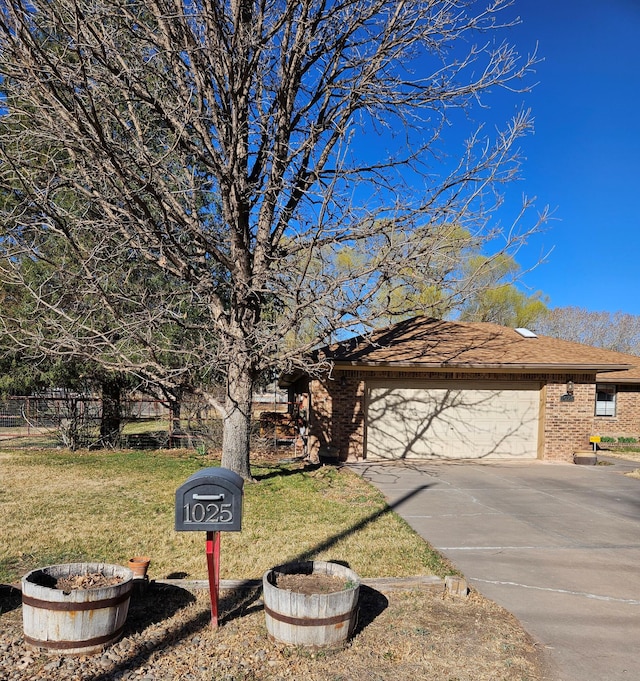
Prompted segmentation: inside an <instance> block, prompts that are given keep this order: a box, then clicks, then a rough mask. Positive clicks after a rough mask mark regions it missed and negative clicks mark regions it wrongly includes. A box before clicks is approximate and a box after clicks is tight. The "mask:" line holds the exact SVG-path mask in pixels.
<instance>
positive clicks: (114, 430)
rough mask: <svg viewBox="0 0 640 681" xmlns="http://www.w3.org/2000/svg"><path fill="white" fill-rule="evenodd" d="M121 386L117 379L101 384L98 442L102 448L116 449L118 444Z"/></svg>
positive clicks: (106, 380) (107, 380)
mask: <svg viewBox="0 0 640 681" xmlns="http://www.w3.org/2000/svg"><path fill="white" fill-rule="evenodd" d="M121 392H122V386H121V384H120V381H119V380H118V379H117V378H115V379H114V378H107V379H105V380H104V381H103V382H102V417H101V419H100V441H101V443H102V446H103V447H116V446H117V445H118V444H119V442H120V416H121V414H120V397H121Z"/></svg>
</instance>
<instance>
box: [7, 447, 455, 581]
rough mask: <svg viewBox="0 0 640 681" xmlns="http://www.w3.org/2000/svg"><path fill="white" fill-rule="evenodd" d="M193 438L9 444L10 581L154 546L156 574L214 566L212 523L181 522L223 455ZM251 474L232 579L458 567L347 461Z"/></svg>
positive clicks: (231, 554)
mask: <svg viewBox="0 0 640 681" xmlns="http://www.w3.org/2000/svg"><path fill="white" fill-rule="evenodd" d="M216 465H218V461H217V460H216V459H214V458H207V457H203V456H202V455H198V454H197V453H196V452H195V451H193V450H163V451H153V452H149V451H127V452H121V451H96V452H87V451H82V452H69V451H66V450H20V451H18V450H16V451H10V450H9V451H7V450H5V451H2V452H0V525H1V526H2V536H3V541H2V544H1V546H0V581H2V582H12V581H15V580H17V579H19V578H20V577H21V576H22V575H23V574H24V573H25V572H27V571H29V570H31V569H33V568H35V567H40V566H43V565H49V564H54V563H59V562H70V561H77V560H78V561H79V560H82V561H106V562H113V563H118V564H123V563H125V562H126V561H127V559H128V558H129V557H131V556H132V555H139V554H147V555H150V556H151V559H152V564H151V568H150V576H151V577H152V578H166V577H168V576H169V575H174V576H175V575H176V574H181V575H184V576H187V577H189V578H192V579H204V578H205V577H206V560H205V536H206V535H205V533H204V532H176V531H175V530H174V503H175V491H176V489H177V488H178V487H179V486H180V485H181V484H182V483H183V482H184V481H185V480H186V479H187V478H188V477H189V476H190V475H191V474H192V473H194V472H195V471H196V470H198V469H200V468H202V467H207V466H216ZM252 470H253V474H254V476H255V478H256V482H253V483H245V485H244V506H243V521H242V531H241V532H227V533H223V534H222V538H221V576H222V578H223V579H241V578H257V577H260V576H262V574H263V573H264V572H265V571H266V570H268V569H269V568H271V567H273V566H274V565H278V564H280V563H283V562H287V561H290V560H296V559H317V560H339V561H343V562H346V563H348V564H349V566H350V567H351V568H352V569H353V570H355V571H356V572H357V573H359V574H360V575H361V576H362V577H393V576H410V575H417V574H438V575H441V576H442V575H444V574H447V573H449V572H451V570H450V568H449V566H448V565H447V564H446V563H445V562H444V561H443V560H442V559H441V558H440V556H439V555H438V554H437V553H435V552H434V551H432V550H431V548H430V547H429V546H428V545H427V544H426V543H425V542H424V541H423V540H422V539H421V538H420V537H419V536H418V535H416V534H415V533H414V532H413V530H411V528H410V527H409V526H408V525H407V524H406V523H405V522H404V521H402V520H401V519H400V518H399V517H398V516H397V515H396V514H395V513H393V512H391V511H390V509H389V508H388V506H387V505H386V503H385V501H384V499H383V497H382V495H381V494H380V493H379V492H378V491H377V490H376V489H374V488H372V487H371V486H369V485H368V484H367V483H365V482H364V481H363V480H362V479H361V478H359V477H358V476H357V475H355V474H354V473H352V472H351V471H349V470H348V469H336V468H333V467H321V468H317V467H311V466H306V465H303V464H301V463H294V464H291V463H289V464H284V463H283V464H277V463H269V462H267V461H265V462H262V463H257V464H254V465H253V469H252Z"/></svg>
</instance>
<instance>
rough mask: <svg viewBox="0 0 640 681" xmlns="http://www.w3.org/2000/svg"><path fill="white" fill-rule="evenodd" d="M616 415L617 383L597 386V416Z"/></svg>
mask: <svg viewBox="0 0 640 681" xmlns="http://www.w3.org/2000/svg"><path fill="white" fill-rule="evenodd" d="M615 415H616V387H615V385H597V386H596V416H615Z"/></svg>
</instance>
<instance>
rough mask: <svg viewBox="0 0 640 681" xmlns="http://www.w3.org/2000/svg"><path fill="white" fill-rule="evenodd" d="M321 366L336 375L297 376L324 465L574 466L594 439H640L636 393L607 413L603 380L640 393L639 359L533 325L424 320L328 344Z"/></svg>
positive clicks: (296, 390)
mask: <svg viewBox="0 0 640 681" xmlns="http://www.w3.org/2000/svg"><path fill="white" fill-rule="evenodd" d="M314 361H321V362H322V363H323V364H324V365H326V366H329V367H330V368H331V370H330V371H329V372H328V374H327V375H326V376H311V375H309V374H304V373H302V374H298V375H293V376H291V377H288V378H287V385H288V387H289V389H290V391H291V402H292V403H296V404H301V405H302V406H301V407H300V413H304V412H306V405H307V404H308V414H309V423H308V451H309V453H310V455H311V456H312V457H313V456H319V457H322V456H324V457H326V458H327V459H338V460H340V461H362V460H366V461H382V462H384V461H387V460H398V459H400V460H401V459H426V460H429V459H433V460H435V459H487V460H491V459H512V460H513V459H515V460H518V459H533V458H540V459H543V460H547V461H572V460H573V454H574V452H576V451H582V450H584V449H585V448H589V447H591V445H590V443H589V440H590V437H591V436H593V435H597V434H599V433H601V432H603V431H605V429H606V430H608V431H609V432H611V430H612V429H614V428H619V429H622V428H623V427H624V428H625V429H626V430H625V432H627V430H628V429H629V428H630V427H631V428H632V430H631V431H629V432H632V433H633V434H634V436H636V435H637V430H636V428H637V426H636V425H635V424H637V423H640V421H638V414H640V391H637V390H635V388H634V389H633V390H629V391H622V390H621V391H619V392H620V399H619V400H618V402H619V404H618V403H616V407H615V408H611V409H609V410H608V411H607V415H606V416H601V415H599V414H598V411H597V408H598V395H599V394H600V392H602V391H600V390H597V389H596V388H597V386H599V385H600V384H603V383H605V384H607V385H609V384H615V383H616V380H618V381H625V380H626V381H628V382H633V384H634V386H635V385H636V384H638V385H640V379H639V378H638V376H639V375H640V371H639V369H638V368H636V363H637V361H638V358H637V357H631V356H629V355H622V354H620V353H616V352H611V351H609V350H603V349H600V348H592V347H589V346H585V345H580V344H578V343H572V342H568V341H564V340H559V339H557V338H550V337H548V336H538V335H536V334H535V333H532V332H530V331H528V330H527V329H509V328H507V327H504V326H498V325H496V324H489V323H484V322H478V323H475V322H450V321H443V320H438V319H430V318H428V317H415V318H413V319H407V320H404V321H401V322H398V323H397V324H394V325H393V326H390V327H387V328H384V329H380V330H378V331H374V332H372V333H370V334H365V335H362V336H357V337H355V338H350V339H347V340H344V341H341V342H339V343H336V344H334V345H331V346H327V347H325V348H321V349H320V350H318V351H317V353H316V356H315V357H314ZM616 376H619V377H620V378H618V379H617V378H616ZM610 392H611V394H614V393H615V392H616V391H615V388H614V389H613V390H612V391H610ZM635 395H638V396H639V397H638V400H635ZM627 396H634V401H632V400H631V399H629V400H627V399H626V398H627ZM299 398H304V399H303V400H302V401H301V400H300V399H299ZM623 398H624V399H623ZM634 405H636V406H634ZM605 432H606V431H605Z"/></svg>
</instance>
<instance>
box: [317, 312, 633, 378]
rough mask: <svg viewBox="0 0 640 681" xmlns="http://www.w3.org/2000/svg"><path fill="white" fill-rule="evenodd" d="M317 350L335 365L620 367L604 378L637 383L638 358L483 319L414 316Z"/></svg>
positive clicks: (605, 369)
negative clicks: (522, 331) (528, 333)
mask: <svg viewBox="0 0 640 681" xmlns="http://www.w3.org/2000/svg"><path fill="white" fill-rule="evenodd" d="M321 352H322V354H323V355H324V356H325V357H326V358H327V359H330V360H332V361H333V362H334V363H335V364H336V365H337V366H340V365H342V366H344V365H349V366H377V367H379V366H388V367H395V368H400V367H419V368H424V369H428V368H438V369H442V368H464V369H496V370H502V371H505V370H507V371H508V370H513V371H527V370H529V371H536V372H540V371H542V372H555V371H589V372H591V371H593V372H596V373H601V372H609V371H616V370H624V372H622V371H620V372H619V373H616V374H615V375H614V374H610V375H606V378H607V379H608V380H610V381H618V380H619V379H618V378H617V377H618V376H619V377H620V379H623V378H625V380H627V381H628V382H632V381H633V379H634V378H635V380H636V382H640V368H636V364H638V365H640V357H633V356H631V355H624V354H622V353H618V352H612V351H610V350H603V349H601V348H594V347H591V346H588V345H582V344H580V343H573V342H570V341H565V340H559V339H557V338H551V337H549V336H537V337H535V338H525V337H523V336H522V335H521V334H520V333H518V332H517V331H516V330H515V329H510V328H507V327H504V326H499V325H497V324H489V323H484V322H482V323H480V322H450V321H442V320H438V319H432V318H429V317H414V318H413V319H408V320H405V321H402V322H399V323H398V324H394V325H393V326H390V327H388V328H385V329H381V330H379V331H375V332H373V333H371V334H367V335H363V336H359V337H356V338H352V339H349V340H346V341H343V342H340V343H336V344H334V345H331V346H329V347H327V348H324V350H322V351H321ZM602 378H603V379H604V378H605V376H603V377H602ZM599 379H600V377H599Z"/></svg>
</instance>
